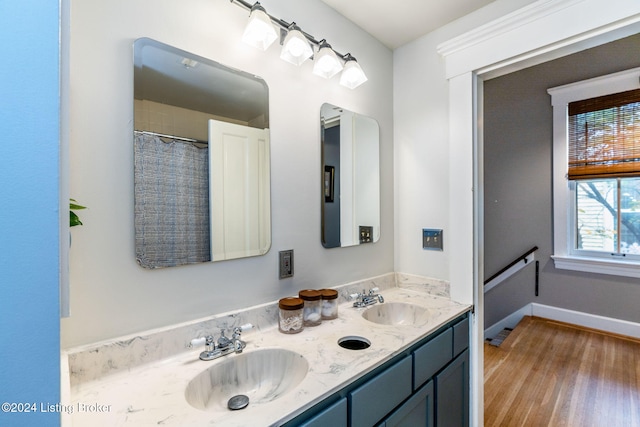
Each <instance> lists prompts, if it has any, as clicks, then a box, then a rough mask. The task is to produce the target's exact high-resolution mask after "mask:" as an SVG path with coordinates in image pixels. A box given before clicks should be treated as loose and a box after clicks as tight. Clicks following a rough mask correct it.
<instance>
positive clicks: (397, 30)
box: [322, 0, 493, 49]
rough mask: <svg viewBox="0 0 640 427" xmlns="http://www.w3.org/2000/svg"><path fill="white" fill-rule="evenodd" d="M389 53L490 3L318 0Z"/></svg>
mask: <svg viewBox="0 0 640 427" xmlns="http://www.w3.org/2000/svg"><path fill="white" fill-rule="evenodd" d="M322 1H323V2H324V3H326V4H327V5H329V6H330V7H331V8H333V9H334V10H336V11H337V12H338V13H340V14H341V15H343V16H345V17H347V19H349V20H351V21H352V22H353V23H355V24H356V25H358V26H359V27H360V28H362V29H364V30H365V31H367V32H368V33H369V34H371V35H372V36H373V37H375V38H376V39H378V40H380V41H381V42H382V43H383V44H384V45H385V46H387V47H388V48H390V49H395V48H397V47H399V46H402V45H403V44H405V43H407V42H410V41H412V40H415V39H417V38H418V37H420V36H423V35H425V34H427V33H429V32H431V31H433V30H435V29H436V28H439V27H442V26H443V25H445V24H448V23H449V22H452V21H455V20H456V19H458V18H460V17H462V16H464V15H467V14H469V13H471V12H473V11H475V10H477V9H480V8H481V7H483V6H486V5H487V4H489V3H491V2H492V1H493V0H395V1H391V0H376V1H371V0H349V1H344V0H322Z"/></svg>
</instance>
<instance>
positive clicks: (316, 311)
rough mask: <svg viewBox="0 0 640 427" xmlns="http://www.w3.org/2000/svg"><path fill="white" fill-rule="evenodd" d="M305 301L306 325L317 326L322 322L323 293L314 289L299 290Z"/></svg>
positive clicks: (304, 315) (304, 317) (304, 316)
mask: <svg viewBox="0 0 640 427" xmlns="http://www.w3.org/2000/svg"><path fill="white" fill-rule="evenodd" d="M298 296H299V297H300V298H302V300H303V301H304V313H303V315H302V317H303V319H304V326H317V325H319V324H320V323H322V295H320V292H318V291H314V290H312V289H306V290H304V291H300V292H298Z"/></svg>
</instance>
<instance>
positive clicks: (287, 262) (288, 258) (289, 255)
mask: <svg viewBox="0 0 640 427" xmlns="http://www.w3.org/2000/svg"><path fill="white" fill-rule="evenodd" d="M287 277H293V249H289V250H287V251H280V278H281V279H286V278H287Z"/></svg>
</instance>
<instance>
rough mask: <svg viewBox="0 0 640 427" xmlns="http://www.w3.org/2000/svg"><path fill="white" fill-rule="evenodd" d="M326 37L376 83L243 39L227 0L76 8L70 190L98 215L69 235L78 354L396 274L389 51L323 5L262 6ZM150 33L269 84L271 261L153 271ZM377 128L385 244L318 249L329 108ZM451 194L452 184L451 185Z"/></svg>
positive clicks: (69, 329) (124, 1) (240, 21)
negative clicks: (142, 107)
mask: <svg viewBox="0 0 640 427" xmlns="http://www.w3.org/2000/svg"><path fill="white" fill-rule="evenodd" d="M262 4H263V6H265V8H266V9H267V11H268V12H269V13H271V14H273V15H275V16H278V17H280V18H282V19H285V20H288V21H292V20H295V21H296V22H297V23H298V24H299V25H300V26H301V27H302V28H303V29H304V30H305V31H307V32H309V33H310V34H313V35H315V36H316V37H317V38H326V39H327V40H328V41H329V43H331V44H332V45H333V47H334V48H335V49H336V50H338V51H340V52H342V53H346V52H351V53H352V54H353V55H354V56H355V57H357V58H358V62H359V63H360V64H361V65H362V67H363V68H364V70H365V72H366V73H367V76H368V77H369V81H368V82H367V83H365V84H364V85H363V86H361V87H359V88H357V89H355V90H353V91H352V90H349V89H346V88H343V87H342V86H340V85H339V84H338V79H337V78H334V79H332V80H329V81H325V80H323V79H321V78H319V77H316V76H314V75H312V74H311V67H312V63H311V62H310V61H308V63H305V64H304V65H303V66H302V67H301V68H297V67H295V66H292V65H290V64H288V63H286V62H284V61H282V60H280V59H279V52H278V48H277V47H276V46H272V47H271V49H270V50H268V51H267V52H261V51H258V50H256V49H254V48H252V47H249V46H246V45H244V44H243V43H242V42H241V41H240V36H241V34H242V31H243V28H244V25H245V23H246V18H247V16H248V12H247V11H245V10H244V9H242V8H240V7H238V6H236V5H234V4H231V3H230V2H229V1H227V0H184V1H180V2H176V1H174V0H114V1H108V2H107V1H98V0H91V1H72V2H71V22H70V25H71V45H70V76H69V80H68V81H67V80H63V83H64V84H65V85H66V86H65V87H67V88H68V90H69V91H70V93H69V104H70V107H69V117H70V123H69V129H70V141H69V145H70V164H71V166H70V172H69V173H70V181H71V184H70V192H71V196H72V197H73V198H75V199H77V200H78V201H79V202H80V203H82V204H84V205H86V206H88V207H89V209H87V210H85V211H82V212H81V213H82V216H81V218H82V220H83V222H84V224H85V225H84V226H82V227H75V228H74V229H73V231H72V235H73V244H72V247H71V249H70V251H71V253H70V258H71V260H70V276H71V281H70V286H71V301H70V303H71V317H69V318H67V319H63V321H62V337H61V338H62V346H63V347H65V348H66V347H70V346H75V345H80V344H85V343H91V342H95V341H99V340H103V339H108V338H111V337H116V336H120V335H124V334H128V333H133V332H137V331H141V330H145V329H149V328H153V327H160V326H165V325H169V324H173V323H177V322H181V321H187V320H191V319H195V318H199V317H203V316H208V315H212V314H215V313H220V312H225V311H229V310H232V309H236V308H241V307H246V306H250V305H255V304H259V303H264V302H268V301H273V300H276V299H278V298H280V297H282V296H286V295H289V294H292V293H295V292H297V290H299V289H303V288H307V287H313V288H317V287H325V286H333V285H337V284H341V283H345V282H349V281H352V280H356V279H360V278H365V277H370V276H375V275H379V274H383V273H387V272H390V271H393V270H394V265H393V244H394V237H393V236H394V229H393V227H394V222H393V203H392V200H393V197H394V196H393V185H392V182H393V178H394V177H393V148H392V136H393V123H392V53H391V52H390V51H389V50H388V49H387V48H385V47H384V46H383V45H382V44H380V43H379V42H377V41H376V40H374V39H373V38H372V37H371V36H369V35H368V34H366V33H365V32H363V31H362V30H360V29H358V28H357V27H355V26H354V25H353V24H351V23H350V22H349V21H347V20H345V19H344V18H343V17H341V16H340V15H338V14H336V13H335V12H334V11H333V10H332V9H329V8H328V7H326V6H325V5H324V4H323V3H321V2H320V1H319V0H307V1H305V2H298V1H295V0H277V1H276V0H264V1H262ZM139 37H150V38H153V39H156V40H158V41H161V42H164V43H167V44H170V45H173V46H176V47H178V48H180V49H184V50H187V51H190V52H193V53H195V54H197V55H201V56H204V57H207V58H211V59H213V60H216V61H218V62H221V63H223V64H225V65H227V66H231V67H234V68H239V69H242V70H245V71H248V72H251V73H255V74H257V75H259V76H261V77H263V78H264V79H265V80H266V82H267V84H268V85H269V95H270V121H271V186H272V187H271V188H272V190H271V196H272V199H271V203H272V233H273V244H272V247H271V250H270V252H269V253H268V254H267V255H265V256H262V257H257V258H249V259H241V260H234V261H225V262H220V263H210V264H202V265H196V266H185V267H176V268H171V269H164V270H157V271H149V270H145V269H142V268H141V267H139V266H138V265H137V264H136V262H135V259H134V238H133V148H132V132H133V100H132V97H133V62H132V44H133V41H134V40H135V39H136V38H139ZM324 102H329V103H332V104H334V105H338V106H342V107H345V108H347V109H349V110H352V111H356V112H358V113H362V114H365V115H367V116H371V117H373V118H374V119H375V120H377V121H378V123H379V124H380V143H381V144H380V145H381V149H380V150H381V156H380V159H381V209H382V211H381V230H382V232H381V237H380V240H379V241H378V242H377V243H376V244H373V245H363V246H358V247H352V248H336V249H330V250H327V249H324V248H323V247H322V245H321V243H320V200H321V198H320V197H321V196H320V194H321V172H320V142H319V138H320V126H319V115H320V106H321V105H322V103H324ZM443 191H446V190H443ZM285 249H294V250H295V258H294V259H295V276H294V278H293V279H286V280H278V271H277V265H278V251H279V250H285Z"/></svg>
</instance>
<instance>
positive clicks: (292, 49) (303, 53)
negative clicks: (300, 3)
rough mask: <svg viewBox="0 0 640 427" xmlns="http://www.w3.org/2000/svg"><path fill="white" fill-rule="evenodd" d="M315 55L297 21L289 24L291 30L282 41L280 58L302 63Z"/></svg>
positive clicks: (295, 63) (296, 63) (298, 63)
mask: <svg viewBox="0 0 640 427" xmlns="http://www.w3.org/2000/svg"><path fill="white" fill-rule="evenodd" d="M312 55H313V49H312V48H311V45H310V44H309V40H307V38H306V37H305V35H304V34H302V31H301V30H300V27H298V26H297V25H296V23H295V22H294V23H292V24H291V25H290V26H289V32H288V33H287V37H285V39H284V42H283V43H282V52H280V58H282V59H284V60H285V61H287V62H290V63H292V64H294V65H300V64H302V63H303V62H304V61H306V60H307V59H309V58H311V56H312Z"/></svg>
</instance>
